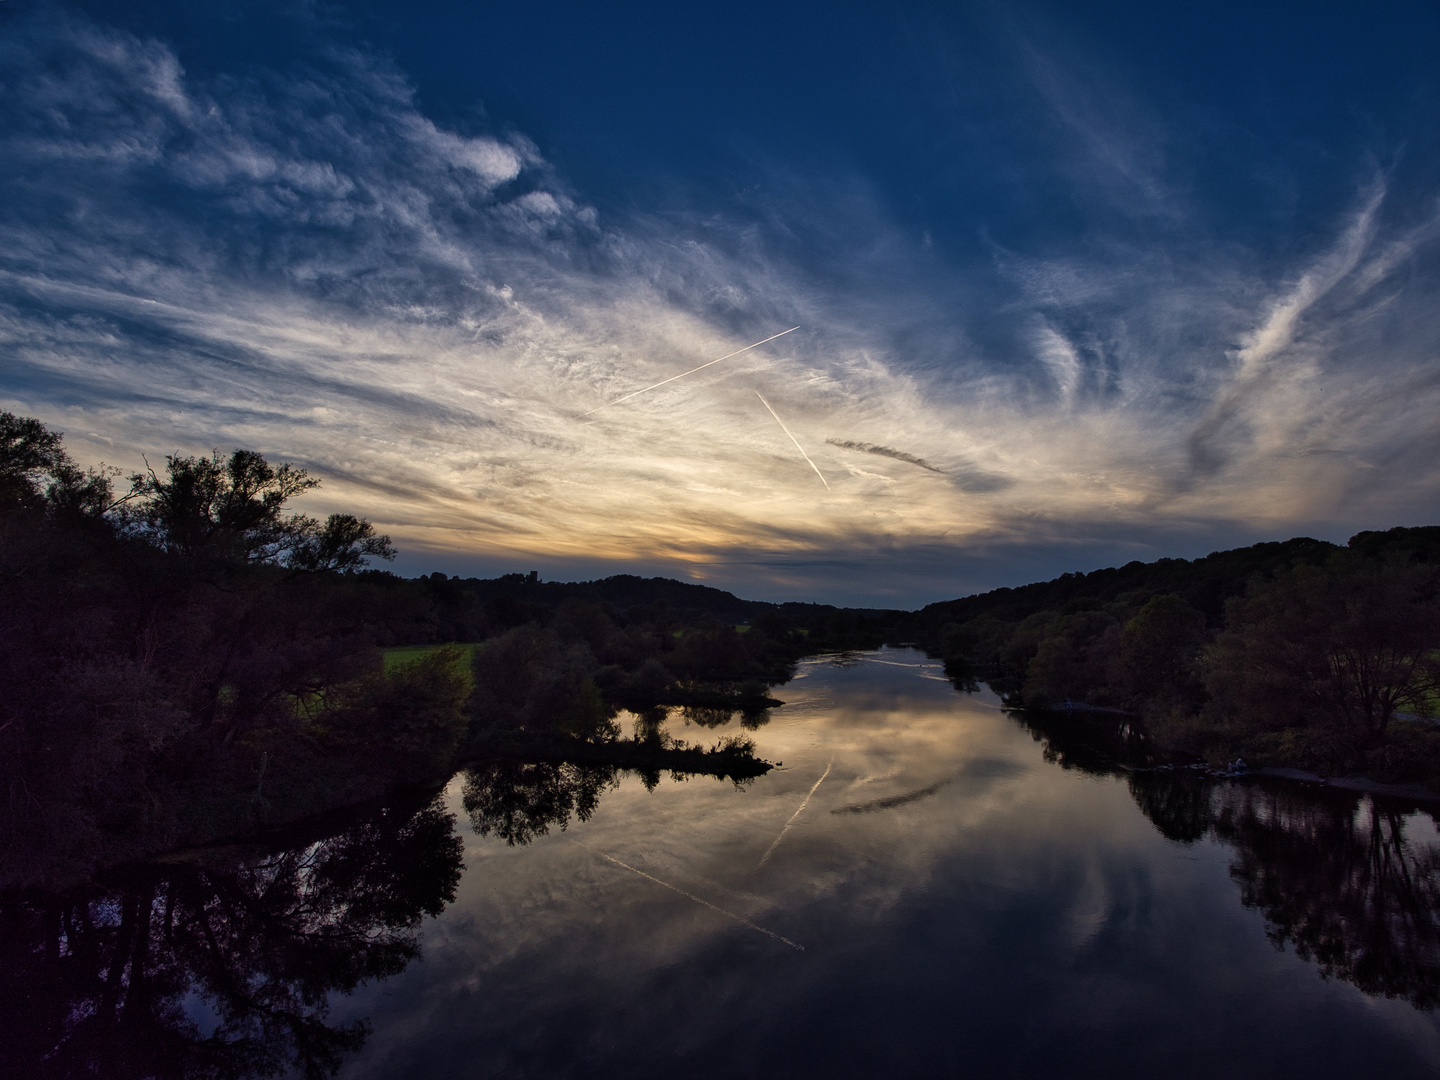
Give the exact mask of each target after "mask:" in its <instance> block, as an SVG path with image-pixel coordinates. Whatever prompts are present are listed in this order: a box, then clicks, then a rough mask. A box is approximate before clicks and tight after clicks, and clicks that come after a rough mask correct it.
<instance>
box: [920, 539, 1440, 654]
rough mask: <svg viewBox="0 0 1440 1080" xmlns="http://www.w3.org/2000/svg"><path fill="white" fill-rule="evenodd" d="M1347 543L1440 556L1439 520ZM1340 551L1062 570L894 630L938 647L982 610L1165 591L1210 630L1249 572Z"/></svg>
mask: <svg viewBox="0 0 1440 1080" xmlns="http://www.w3.org/2000/svg"><path fill="white" fill-rule="evenodd" d="M1346 546H1347V547H1349V548H1350V549H1351V550H1353V551H1356V552H1357V553H1358V554H1361V555H1363V556H1366V557H1371V558H1382V557H1391V558H1403V559H1406V560H1410V561H1418V562H1440V526H1434V525H1430V526H1423V527H1420V528H1404V527H1399V528H1393V529H1389V530H1385V531H1368V532H1361V533H1357V534H1356V535H1355V536H1352V537H1351V538H1350V541H1349V543H1348V544H1347V545H1346ZM1339 550H1341V549H1340V546H1339V545H1337V544H1331V543H1329V542H1327V541H1324V540H1314V539H1311V538H1310V537H1308V536H1299V537H1295V538H1294V539H1291V540H1284V541H1268V542H1265V543H1260V544H1252V545H1250V546H1249V547H1242V548H1233V549H1231V550H1228V551H1215V552H1211V553H1210V554H1209V555H1206V556H1204V557H1203V558H1199V559H1159V560H1157V561H1155V562H1149V563H1142V562H1139V561H1136V562H1130V563H1126V564H1125V565H1124V566H1120V567H1107V568H1105V569H1101V570H1093V571H1091V572H1090V573H1088V574H1080V573H1069V574H1062V575H1060V576H1059V577H1058V578H1054V579H1052V580H1050V581H1041V582H1036V583H1035V584H1033V585H1022V586H1020V587H1018V588H1005V589H992V590H991V591H990V592H986V593H979V594H976V595H973V596H966V597H961V598H959V599H956V600H944V601H940V602H938V603H934V604H928V605H926V606H925V607H923V608H921V609H920V610H919V611H915V612H911V613H909V614H907V615H906V616H904V617H902V618H901V619H899V620H898V621H897V625H896V633H897V634H899V635H900V636H901V637H902V638H903V639H904V640H908V641H914V642H916V643H918V644H921V645H924V646H926V647H929V648H938V647H939V646H940V645H941V643H942V638H943V635H944V631H945V628H946V627H947V626H951V625H955V624H963V623H967V622H969V621H971V620H972V619H976V618H979V617H981V616H989V617H990V618H992V619H994V620H996V621H998V622H1002V623H1012V624H1013V623H1019V622H1021V621H1023V620H1024V619H1027V618H1029V617H1030V616H1033V615H1038V614H1040V613H1042V612H1053V613H1056V614H1069V613H1072V612H1076V611H1084V610H1091V609H1096V608H1101V607H1104V606H1106V605H1110V604H1114V603H1117V602H1122V603H1124V604H1125V606H1127V607H1130V608H1134V609H1138V608H1139V607H1140V606H1141V605H1143V604H1144V603H1145V602H1146V601H1147V600H1149V599H1150V598H1151V597H1153V596H1159V595H1163V594H1166V593H1173V594H1175V595H1178V596H1180V597H1182V598H1183V599H1184V600H1185V601H1186V602H1187V603H1188V604H1189V605H1190V606H1191V607H1193V608H1195V609H1196V610H1197V611H1200V612H1202V613H1203V614H1204V615H1205V619H1206V622H1207V624H1208V625H1209V626H1210V627H1212V628H1213V627H1216V626H1218V625H1219V624H1220V623H1221V621H1222V619H1223V617H1224V611H1225V601H1226V600H1228V599H1230V598H1231V597H1232V596H1239V595H1240V594H1242V593H1243V592H1244V591H1245V585H1246V583H1247V582H1248V581H1250V579H1251V578H1253V577H1255V576H1256V575H1265V576H1268V575H1271V574H1273V573H1274V572H1275V571H1276V570H1277V569H1279V568H1281V567H1288V566H1294V565H1296V564H1298V563H1309V564H1313V565H1319V564H1321V563H1323V562H1325V561H1326V560H1327V559H1328V558H1329V557H1330V555H1331V554H1332V553H1333V552H1336V551H1339Z"/></svg>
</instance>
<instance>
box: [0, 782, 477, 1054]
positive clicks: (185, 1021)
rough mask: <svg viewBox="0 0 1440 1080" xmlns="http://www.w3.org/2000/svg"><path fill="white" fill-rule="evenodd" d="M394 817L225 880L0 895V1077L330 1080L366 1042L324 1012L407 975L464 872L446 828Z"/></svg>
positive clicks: (272, 856) (175, 879)
mask: <svg viewBox="0 0 1440 1080" xmlns="http://www.w3.org/2000/svg"><path fill="white" fill-rule="evenodd" d="M397 809H398V808H391V809H387V810H383V811H381V812H379V813H376V814H374V815H373V816H371V817H370V818H369V819H368V820H363V821H361V822H359V823H357V824H354V825H352V826H351V827H350V828H349V829H347V830H345V831H344V832H341V833H339V834H338V835H333V836H328V837H326V838H324V839H321V840H319V841H317V842H308V843H302V844H299V845H297V846H294V847H291V848H289V849H280V850H276V851H273V852H271V853H269V854H265V855H259V856H253V857H250V858H247V859H244V860H242V861H240V862H238V863H237V864H233V865H228V866H225V865H219V866H199V865H190V866H176V867H159V866H140V867H135V868H133V869H130V870H127V871H125V872H124V873H117V874H112V875H110V876H109V877H107V878H106V879H104V880H102V881H101V882H98V883H96V884H94V885H89V886H86V887H85V888H83V889H79V890H76V891H73V892H70V893H68V894H63V895H50V896H45V895H41V894H26V893H9V894H0V929H3V933H0V947H3V949H4V954H3V958H0V988H3V992H0V1027H3V1029H4V1031H5V1032H6V1038H5V1039H4V1040H0V1072H3V1073H4V1075H6V1076H13V1077H36V1078H44V1077H68V1076H105V1077H113V1078H117V1080H123V1078H126V1077H135V1078H137V1080H138V1078H140V1077H155V1078H171V1077H173V1078H176V1080H179V1078H182V1077H183V1078H189V1077H215V1078H235V1080H239V1078H241V1077H249V1076H274V1075H282V1074H289V1073H292V1072H294V1073H298V1074H300V1075H303V1076H305V1077H307V1078H309V1080H318V1078H320V1077H326V1076H331V1075H333V1074H334V1073H335V1071H336V1070H337V1069H338V1068H339V1066H340V1064H341V1062H342V1060H343V1058H344V1056H345V1055H347V1054H349V1053H353V1052H354V1051H356V1050H358V1049H359V1048H360V1047H361V1046H362V1045H363V1044H364V1042H365V1039H366V1036H367V1034H368V1031H367V1028H366V1025H365V1024H364V1022H360V1023H353V1024H345V1025H337V1024H334V1023H332V1022H330V1020H329V1018H328V1015H327V1014H328V1011H329V1005H328V996H329V995H330V994H331V993H332V992H336V991H338V992H345V991H349V990H353V989H354V988H355V987H356V986H358V985H359V984H360V983H361V982H363V981H366V980H369V979H376V978H384V977H387V976H390V975H394V974H396V973H398V972H399V971H401V970H403V969H404V968H405V967H406V965H408V964H409V963H410V962H411V961H412V960H413V959H415V957H416V956H418V955H419V940H420V936H419V931H420V924H421V921H422V919H423V918H424V917H425V916H434V915H438V914H439V913H440V911H441V910H442V909H443V908H444V907H445V905H446V904H448V903H449V902H450V901H452V900H453V899H454V898H455V890H456V887H457V885H458V883H459V879H460V871H461V870H462V869H463V867H462V865H461V855H462V853H463V844H462V842H461V840H460V838H459V837H457V836H456V835H455V833H454V819H453V818H452V817H450V816H449V815H448V814H445V813H442V812H441V811H440V810H439V809H437V808H436V807H435V806H434V805H431V806H428V807H425V808H423V809H420V810H418V811H416V812H413V813H411V812H404V811H399V812H397ZM197 1013H198V1014H200V1015H201V1016H205V1015H207V1014H208V1017H209V1019H208V1021H206V1020H204V1019H202V1020H199V1021H197V1020H196V1019H195V1017H196V1014H197Z"/></svg>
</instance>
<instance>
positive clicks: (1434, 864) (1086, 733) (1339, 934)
mask: <svg viewBox="0 0 1440 1080" xmlns="http://www.w3.org/2000/svg"><path fill="white" fill-rule="evenodd" d="M1019 719H1020V722H1021V723H1023V724H1024V725H1025V726H1026V727H1027V728H1028V729H1029V730H1030V731H1031V733H1032V735H1034V737H1036V738H1037V739H1040V740H1041V741H1043V742H1044V744H1045V755H1046V759H1047V760H1053V761H1055V762H1057V763H1058V764H1060V765H1062V766H1063V767H1066V768H1077V769H1081V770H1084V771H1089V772H1091V773H1094V774H1097V775H1103V774H1107V773H1116V772H1121V771H1124V767H1123V766H1120V765H1119V764H1118V763H1119V762H1122V761H1126V762H1136V763H1141V764H1142V765H1144V764H1148V763H1151V762H1153V760H1154V758H1153V755H1152V754H1151V753H1150V750H1149V747H1148V745H1147V743H1146V741H1145V739H1144V736H1143V733H1141V732H1139V731H1137V730H1136V729H1134V728H1133V727H1132V726H1130V725H1129V723H1128V722H1116V721H1114V720H1110V721H1106V720H1104V719H1099V720H1097V719H1095V718H1086V719H1085V720H1083V721H1081V722H1079V723H1076V722H1075V721H1074V719H1073V718H1069V717H1057V716H1055V715H1053V714H1052V715H1050V716H1045V715H1043V714H1041V715H1029V714H1027V715H1020V716H1019ZM1126 781H1127V783H1128V785H1129V788H1130V794H1131V796H1132V797H1133V798H1134V799H1135V802H1136V805H1138V806H1139V808H1140V810H1141V812H1142V813H1144V815H1145V816H1146V818H1148V819H1149V820H1150V821H1151V822H1152V823H1153V824H1154V825H1155V827H1156V828H1157V829H1159V830H1160V832H1161V834H1162V835H1164V836H1165V837H1166V838H1167V839H1169V840H1174V841H1177V842H1179V843H1184V844H1193V843H1195V842H1197V841H1200V840H1203V839H1206V838H1207V837H1208V838H1214V839H1216V840H1219V841H1221V842H1222V843H1224V844H1226V845H1227V846H1228V847H1230V848H1231V849H1232V850H1233V852H1234V861H1233V862H1232V864H1231V870H1230V873H1231V876H1232V877H1233V878H1234V880H1235V881H1236V882H1237V883H1238V884H1239V885H1240V900H1241V902H1242V903H1243V904H1244V905H1245V906H1246V907H1248V908H1254V909H1256V910H1258V911H1260V912H1262V913H1263V914H1264V916H1265V922H1266V930H1267V936H1268V937H1269V938H1270V940H1271V941H1272V942H1273V943H1274V944H1275V946H1276V947H1277V948H1281V949H1283V948H1285V947H1286V946H1289V947H1291V948H1293V949H1294V951H1295V953H1296V955H1298V956H1300V957H1301V958H1302V959H1304V960H1307V961H1310V962H1313V963H1315V964H1316V965H1318V967H1319V968H1320V972H1321V974H1322V975H1323V976H1324V977H1325V978H1327V979H1329V978H1335V979H1343V980H1344V981H1346V982H1349V983H1352V984H1354V985H1355V986H1357V987H1359V988H1360V989H1361V990H1363V991H1364V992H1365V993H1367V994H1371V995H1374V996H1380V997H1388V998H1399V999H1401V1000H1404V1001H1408V1002H1410V1003H1411V1004H1412V1005H1414V1006H1415V1007H1416V1008H1420V1009H1427V1010H1431V1009H1434V1008H1436V1006H1437V1005H1440V849H1437V847H1436V845H1435V837H1434V835H1433V830H1427V831H1430V832H1431V833H1432V835H1430V836H1428V837H1426V838H1424V839H1423V840H1421V841H1419V842H1417V841H1416V840H1415V838H1413V837H1412V836H1410V835H1409V834H1408V830H1409V828H1410V827H1411V826H1413V825H1416V824H1418V823H1420V822H1421V821H1422V820H1423V819H1421V818H1420V817H1419V816H1418V815H1412V814H1410V813H1409V812H1408V809H1407V808H1402V807H1401V806H1399V805H1396V804H1393V803H1392V804H1384V803H1381V802H1377V801H1376V800H1373V799H1370V798H1368V797H1360V796H1356V795H1348V794H1346V793H1343V792H1338V791H1320V790H1313V789H1306V788H1300V787H1283V786H1262V785H1261V784H1258V783H1253V782H1246V783H1228V782H1223V781H1214V780H1211V779H1210V778H1208V777H1206V776H1205V775H1203V774H1198V773H1196V772H1193V771H1190V770H1186V769H1174V770H1168V769H1166V770H1158V771H1157V770H1154V769H1151V768H1144V769H1143V770H1142V771H1126ZM1431 820H1432V822H1433V821H1434V820H1435V819H1434V818H1433V815H1432V819H1431Z"/></svg>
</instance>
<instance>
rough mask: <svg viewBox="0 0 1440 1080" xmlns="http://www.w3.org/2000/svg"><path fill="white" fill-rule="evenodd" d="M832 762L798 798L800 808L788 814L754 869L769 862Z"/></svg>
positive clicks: (833, 762) (823, 780)
mask: <svg viewBox="0 0 1440 1080" xmlns="http://www.w3.org/2000/svg"><path fill="white" fill-rule="evenodd" d="M834 764H835V759H834V758H831V759H830V764H829V765H826V766H825V771H824V772H823V773H821V774H820V779H819V780H816V781H815V787H812V788H811V789H810V791H809V793H808V794H807V795H806V796H805V798H803V799H802V800H800V808H799V809H798V810H796V811H795V812H794V813H793V814H791V815H790V820H789V821H787V822H785V827H784V828H783V829H781V830H780V835H779V836H777V837H775V842H774V843H773V844H771V845H770V846H769V847H768V848H766V849H765V854H764V855H761V856H760V861H759V862H758V863H756V864H755V869H756V870H759V869H760V867H762V866H764V865H765V864H766V863H767V862H769V860H770V856H771V855H773V854H774V853H775V849H776V848H777V847H779V846H780V841H781V840H784V839H785V834H786V833H787V832H789V831H790V826H791V825H794V824H795V819H796V818H798V817H799V816H800V815H801V814H802V813H803V812H804V810H805V807H807V806H809V805H810V796H811V795H814V794H815V791H816V789H817V788H819V786H820V785H821V784H823V783H824V782H825V777H827V776H829V775H830V766H831V765H834Z"/></svg>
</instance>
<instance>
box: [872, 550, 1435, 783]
mask: <svg viewBox="0 0 1440 1080" xmlns="http://www.w3.org/2000/svg"><path fill="white" fill-rule="evenodd" d="M900 625H901V628H902V629H901V632H903V633H905V634H907V635H908V636H910V637H911V638H913V639H915V640H917V641H919V642H921V643H923V644H924V645H925V646H926V647H927V648H928V649H930V650H931V651H932V653H934V654H935V655H938V656H943V657H944V658H945V659H946V662H947V665H948V668H949V670H950V672H951V674H952V676H953V677H955V678H956V679H957V680H959V681H960V683H961V684H962V685H963V684H964V683H965V682H966V681H967V680H973V679H976V678H983V679H985V680H986V681H988V682H989V683H990V685H991V686H992V687H994V688H995V689H996V690H998V691H1000V692H1001V694H1002V695H1003V696H1004V697H1005V698H1006V699H1007V700H1008V701H1010V702H1011V703H1012V704H1015V705H1020V706H1025V707H1028V708H1032V709H1050V710H1060V711H1062V712H1066V713H1071V714H1074V713H1076V712H1083V711H1088V710H1092V709H1096V708H1104V709H1112V710H1117V711H1124V712H1126V713H1130V714H1133V715H1134V716H1136V717H1138V718H1140V719H1141V720H1143V721H1144V730H1145V731H1146V734H1147V736H1148V738H1149V740H1150V744H1151V745H1152V746H1153V747H1154V748H1155V749H1156V750H1157V751H1159V752H1161V753H1171V754H1174V753H1182V754H1183V753H1189V754H1193V755H1196V756H1199V757H1203V758H1208V759H1209V760H1211V761H1213V762H1220V761H1229V760H1233V759H1235V758H1241V759H1242V760H1244V761H1245V762H1246V763H1247V764H1249V765H1251V766H1257V765H1258V766H1281V767H1292V768H1300V769H1304V770H1310V771H1314V772H1316V773H1319V774H1323V775H1328V776H1336V775H1342V774H1346V773H1352V774H1353V773H1366V774H1368V775H1369V776H1370V777H1372V778H1373V779H1375V780H1378V781H1385V782H1407V781H1424V782H1428V783H1430V784H1432V786H1433V785H1435V784H1436V783H1437V782H1440V727H1437V726H1435V725H1434V724H1431V723H1427V722H1426V720H1427V719H1428V718H1429V717H1430V716H1433V715H1435V714H1436V713H1440V700H1437V691H1440V527H1433V526H1432V527H1425V528H1395V529H1390V530H1388V531H1386V532H1362V533H1359V534H1357V535H1356V536H1354V537H1352V538H1351V539H1350V542H1349V543H1348V544H1347V545H1346V546H1344V547H1340V546H1338V545H1335V544H1329V543H1325V542H1323V541H1319V540H1311V539H1305V538H1300V539H1294V540H1289V541H1286V542H1284V543H1264V544H1256V545H1254V546H1252V547H1246V548H1238V549H1235V550H1232V551H1221V552H1216V553H1214V554H1211V555H1209V556H1206V557H1205V558H1201V559H1195V560H1193V561H1187V560H1184V559H1161V560H1159V561H1158V562H1153V563H1140V562H1132V563H1129V564H1127V565H1126V566H1123V567H1119V568H1110V569H1104V570H1097V571H1095V572H1093V573H1090V574H1065V575H1063V576H1062V577H1059V578H1056V579H1055V580H1053V581H1048V582H1042V583H1038V584H1035V585H1027V586H1025V587H1023V588H1018V589H997V590H994V591H993V592H989V593H985V594H983V595H979V596H971V597H966V598H964V599H960V600H952V601H948V602H945V603H939V604H931V605H930V606H928V607H926V608H923V609H922V610H920V611H918V612H915V613H913V614H911V615H909V616H906V617H905V618H904V619H903V620H902V621H901V624H900Z"/></svg>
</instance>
